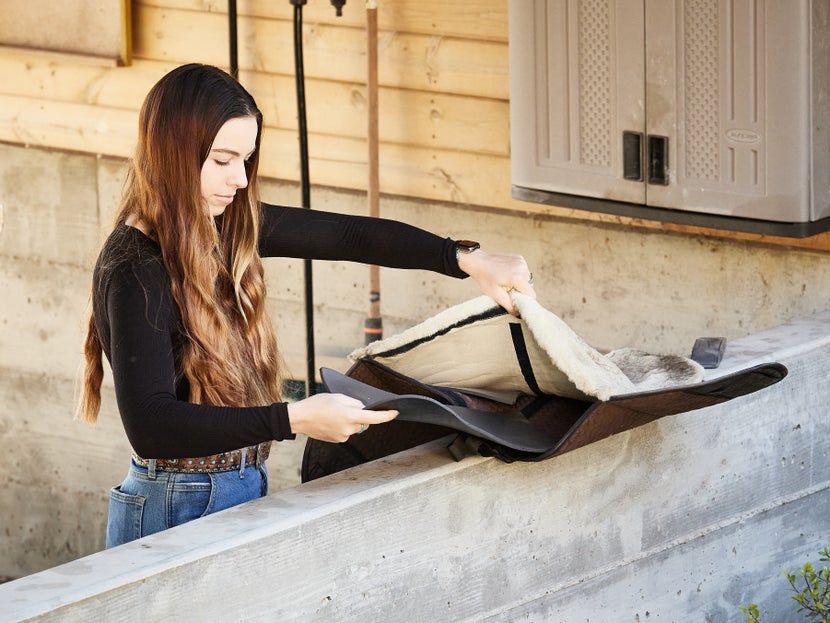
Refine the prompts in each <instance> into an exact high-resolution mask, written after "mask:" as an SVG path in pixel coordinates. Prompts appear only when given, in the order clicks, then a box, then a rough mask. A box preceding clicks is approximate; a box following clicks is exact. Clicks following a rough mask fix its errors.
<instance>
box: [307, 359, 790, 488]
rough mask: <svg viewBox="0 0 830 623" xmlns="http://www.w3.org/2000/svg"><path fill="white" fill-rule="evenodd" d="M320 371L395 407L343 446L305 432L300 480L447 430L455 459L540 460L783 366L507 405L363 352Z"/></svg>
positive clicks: (744, 389) (775, 377)
mask: <svg viewBox="0 0 830 623" xmlns="http://www.w3.org/2000/svg"><path fill="white" fill-rule="evenodd" d="M321 373H322V378H323V384H324V386H325V387H326V389H327V390H328V391H331V392H336V393H344V394H347V395H349V396H352V397H354V398H357V399H359V400H361V401H362V402H363V403H364V404H365V405H366V407H367V408H369V409H371V408H376V409H388V408H392V409H398V411H399V413H400V414H399V415H398V417H397V418H396V419H395V420H392V421H391V422H388V423H386V424H381V425H375V426H372V427H370V428H369V429H367V430H366V432H365V433H363V434H361V435H353V436H352V437H351V438H349V440H348V441H346V442H344V443H340V444H334V443H327V442H323V441H318V440H316V439H309V440H308V442H307V443H306V447H305V452H304V455H303V464H302V480H303V482H307V481H309V480H314V479H316V478H320V477H322V476H326V475H328V474H332V473H336V472H338V471H341V470H343V469H347V468H349V467H354V466H356V465H360V464H362V463H366V462H368V461H372V460H375V459H379V458H382V457H385V456H389V455H390V454H394V453H396V452H400V451H402V450H406V449H409V448H412V447H415V446H418V445H421V444H423V443H426V442H428V441H433V440H435V439H439V438H442V437H446V436H448V435H454V437H453V438H452V442H451V443H450V445H449V446H448V449H449V451H450V453H451V454H452V456H453V457H454V458H455V459H456V460H461V458H463V457H464V456H465V455H467V454H468V453H477V454H480V455H482V456H494V457H496V458H498V459H500V460H502V461H505V462H513V461H541V460H545V459H548V458H551V457H554V456H557V455H560V454H563V453H565V452H569V451H571V450H575V449H576V448H580V447H582V446H584V445H587V444H589V443H593V442H595V441H599V440H600V439H604V438H606V437H609V436H611V435H615V434H617V433H621V432H624V431H627V430H631V429H632V428H636V427H638V426H642V425H644V424H648V423H649V422H653V421H655V420H657V419H659V418H662V417H665V416H668V415H676V414H678V413H684V412H687V411H694V410H696V409H702V408H704V407H709V406H712V405H715V404H719V403H722V402H726V401H728V400H732V399H733V398H739V397H741V396H745V395H747V394H751V393H753V392H756V391H759V390H761V389H764V388H766V387H769V386H770V385H773V384H775V383H777V382H778V381H780V380H782V379H783V378H784V377H785V376H786V375H787V368H786V367H785V366H784V365H782V364H780V363H765V364H761V365H757V366H754V367H751V368H747V369H744V370H740V371H738V372H734V373H731V374H728V375H725V376H722V377H720V378H717V379H714V380H710V381H704V382H701V383H695V384H692V385H685V386H680V387H671V388H667V389H660V390H653V391H646V392H638V393H631V394H625V395H620V396H612V397H611V398H610V399H609V400H606V401H599V400H597V401H592V402H591V401H583V400H577V399H573V398H563V397H560V396H554V395H538V396H522V397H520V398H519V400H518V401H517V402H516V403H515V404H513V405H505V404H502V403H499V402H496V401H493V400H490V399H488V398H482V397H479V396H475V395H471V394H469V393H464V392H460V391H457V390H454V389H452V388H445V387H435V386H430V385H425V384H423V383H420V382H418V381H417V380H416V379H412V378H409V377H407V376H405V375H403V374H400V373H399V372H396V371H395V370H392V369H391V368H389V367H387V366H384V365H383V364H381V363H378V362H377V361H374V360H372V359H368V358H366V359H360V360H359V361H357V362H356V363H355V364H354V365H353V366H352V367H351V368H350V369H349V371H348V372H347V373H346V374H345V375H344V374H341V373H339V372H335V371H334V370H329V369H325V368H324V369H323V370H321Z"/></svg>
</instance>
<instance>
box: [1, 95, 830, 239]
mask: <svg viewBox="0 0 830 623" xmlns="http://www.w3.org/2000/svg"><path fill="white" fill-rule="evenodd" d="M136 114H137V113H135V112H132V111H127V110H118V109H108V108H103V107H101V106H95V105H88V104H67V103H61V102H48V101H44V100H38V99H32V98H24V97H17V96H10V95H0V141H6V142H10V143H18V144H24V145H33V146H37V147H45V148H57V149H66V150H69V151H79V152H87V153H98V154H102V155H109V156H117V157H129V156H130V155H131V154H132V152H133V149H134V145H135V126H136V121H135V119H136ZM67 120H71V121H67ZM296 146H297V137H296V133H295V132H292V131H290V130H284V129H277V128H270V127H269V128H266V129H265V134H264V137H263V145H262V150H263V153H262V162H261V166H260V174H261V175H262V176H263V177H269V178H275V179H281V180H288V181H298V180H299V155H298V150H297V147H296ZM309 148H310V155H311V162H310V169H311V182H312V184H315V185H322V186H331V187H334V188H346V189H352V190H358V191H364V190H366V180H367V155H366V150H365V143H364V141H362V140H357V139H351V138H347V137H335V136H327V135H318V134H313V133H312V134H311V135H310V136H309ZM380 183H381V193H384V194H392V195H401V196H407V197H417V198H421V199H426V200H429V201H442V202H448V203H459V204H466V205H474V206H481V207H491V208H495V209H500V210H508V211H516V212H522V213H526V214H527V215H528V216H534V217H536V218H538V217H543V218H560V219H561V218H566V219H572V220H578V221H583V222H584V221H591V222H596V223H603V224H611V225H614V226H624V227H636V228H640V229H644V230H650V231H655V232H677V233H682V234H686V235H700V236H707V237H712V238H720V239H725V240H742V241H747V242H754V243H762V244H769V245H774V246H784V247H790V248H799V249H809V250H814V251H830V232H828V233H824V234H820V235H817V236H812V237H810V238H804V239H797V238H781V237H775V236H762V235H758V234H750V233H742V232H731V231H722V230H716V229H706V228H702V227H691V226H686V225H675V224H672V223H662V222H659V221H648V220H644V219H632V218H626V217H621V216H615V215H609V214H600V213H594V212H585V211H580V210H574V209H570V208H560V207H556V206H545V205H542V204H534V203H527V202H522V201H517V200H515V199H512V198H511V197H510V161H509V158H507V157H500V156H488V155H484V154H482V155H475V154H469V153H462V152H452V151H442V150H432V149H424V148H416V147H411V146H410V147H405V146H396V145H389V144H384V145H381V148H380Z"/></svg>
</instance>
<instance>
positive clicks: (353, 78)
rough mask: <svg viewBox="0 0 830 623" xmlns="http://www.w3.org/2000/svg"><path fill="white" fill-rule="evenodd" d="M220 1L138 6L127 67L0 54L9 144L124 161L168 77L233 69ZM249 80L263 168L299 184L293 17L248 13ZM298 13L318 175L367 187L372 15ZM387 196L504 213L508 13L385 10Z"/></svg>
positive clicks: (318, 9)
mask: <svg viewBox="0 0 830 623" xmlns="http://www.w3.org/2000/svg"><path fill="white" fill-rule="evenodd" d="M226 7H227V3H226V2H224V1H219V0H217V1H213V2H210V1H199V0H143V1H139V2H135V3H134V5H133V23H134V31H133V52H134V60H133V65H132V66H131V67H120V68H113V67H99V66H94V65H86V64H79V63H71V62H67V61H66V60H59V59H50V58H49V57H43V56H29V57H26V56H22V55H21V56H12V55H9V54H4V55H0V75H2V76H3V77H4V80H3V84H2V85H0V111H2V112H0V140H4V141H10V142H15V143H23V144H29V145H36V146H44V147H56V148H60V149H68V150H73V151H81V152H92V153H100V154H106V155H114V156H125V157H126V156H129V155H130V153H131V151H132V148H133V145H134V142H135V125H136V118H137V111H138V108H139V107H140V105H141V102H142V100H143V98H144V95H145V94H146V92H147V90H148V89H149V88H150V87H151V86H152V84H153V83H154V82H155V81H156V80H157V79H158V78H159V77H160V76H162V75H163V74H164V73H165V72H166V71H168V70H170V69H171V68H172V67H174V66H175V65H178V64H181V63H186V62H193V61H195V62H204V63H210V64H215V65H219V66H222V67H225V68H227V67H228V64H229V61H228V59H229V53H228V19H227V13H226ZM238 10H239V19H238V33H239V65H240V80H241V82H242V83H243V84H244V85H245V86H246V87H247V88H248V89H249V90H251V92H252V93H253V94H254V96H255V97H256V99H257V102H258V103H259V105H260V107H261V108H262V110H263V113H264V115H265V121H266V125H267V128H266V132H265V136H264V141H263V154H262V155H263V160H262V168H261V170H262V172H263V175H265V176H268V177H275V178H279V179H285V180H298V179H299V159H298V144H297V111H296V91H295V81H294V52H293V21H292V20H293V7H292V6H291V4H290V2H289V1H288V0H284V1H273V0H260V1H245V0H241V1H240V2H238ZM343 13H344V14H343V16H342V17H340V18H338V17H336V15H335V11H334V8H333V7H332V6H331V4H330V3H329V2H328V1H327V0H312V1H311V2H309V3H308V4H307V5H306V6H305V8H304V9H303V22H304V29H303V37H304V57H305V72H306V100H307V109H308V125H309V149H310V155H311V165H310V168H311V178H312V182H313V183H315V184H321V185H326V186H334V187H340V188H347V189H356V190H363V189H365V188H366V179H367V170H366V162H367V144H366V126H367V122H366V118H367V111H366V86H365V83H366V74H367V70H366V31H365V21H366V13H365V8H364V3H363V2H358V1H356V0H352V1H351V2H348V3H347V4H346V6H345V8H344V11H343ZM378 28H379V35H378V39H379V41H378V48H379V54H378V55H379V68H378V74H379V77H378V79H379V84H380V89H379V100H380V107H381V114H380V137H381V142H382V145H381V147H380V162H381V185H382V186H381V191H382V192H386V193H392V194H400V195H407V196H413V197H423V198H425V199H431V200H441V201H450V202H461V203H469V204H477V205H485V206H498V207H504V206H507V205H509V204H510V203H511V201H512V200H511V199H510V198H509V191H510V186H509V130H508V75H507V62H508V57H507V3H506V1H505V0H479V1H477V2H474V3H466V2H465V3H452V2H439V1H437V0H428V1H419V2H406V1H404V2H401V1H396V2H380V7H379V9H378Z"/></svg>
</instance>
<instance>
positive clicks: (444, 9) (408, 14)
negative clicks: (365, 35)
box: [136, 0, 507, 43]
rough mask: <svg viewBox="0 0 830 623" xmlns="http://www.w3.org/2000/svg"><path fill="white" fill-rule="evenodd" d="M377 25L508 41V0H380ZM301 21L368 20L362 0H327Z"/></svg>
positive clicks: (288, 11)
mask: <svg viewBox="0 0 830 623" xmlns="http://www.w3.org/2000/svg"><path fill="white" fill-rule="evenodd" d="M141 5H147V6H153V7H158V8H169V9H179V10H188V11H208V12H211V13H220V14H224V15H227V11H228V3H227V2H226V0H142V1H141V2H137V3H136V6H137V8H140V6H141ZM377 12H378V28H379V29H380V30H394V31H398V32H409V33H417V34H425V35H440V36H443V37H457V38H463V39H480V40H485V41H499V42H502V43H506V42H507V0H468V1H465V2H447V1H446V0H409V1H401V0H391V1H383V0H381V1H380V2H378V8H377ZM237 14H238V15H240V16H253V17H265V18H269V19H282V20H291V19H293V14H294V7H293V6H292V5H291V3H289V2H288V1H287V0H286V1H285V2H281V1H278V2H275V1H274V0H248V1H247V2H241V3H239V6H238V7H237ZM303 22H304V23H314V24H329V25H338V26H348V27H352V28H362V27H363V26H365V24H366V13H365V10H364V3H363V2H355V1H354V0H352V1H351V2H347V3H346V6H345V7H344V8H343V15H342V16H341V17H337V15H336V13H335V10H334V7H332V5H331V4H330V3H329V2H326V1H325V0H318V1H316V2H310V3H308V4H307V5H305V6H304V7H303Z"/></svg>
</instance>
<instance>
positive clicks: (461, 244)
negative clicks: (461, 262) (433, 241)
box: [455, 240, 481, 262]
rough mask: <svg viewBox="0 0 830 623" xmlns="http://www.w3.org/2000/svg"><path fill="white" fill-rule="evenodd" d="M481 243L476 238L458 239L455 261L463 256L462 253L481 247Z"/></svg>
mask: <svg viewBox="0 0 830 623" xmlns="http://www.w3.org/2000/svg"><path fill="white" fill-rule="evenodd" d="M480 248H481V245H480V244H479V243H477V242H476V241H474V240H456V241H455V261H456V262H457V261H458V258H459V257H461V254H462V253H472V252H473V251H475V250H477V249H480Z"/></svg>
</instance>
